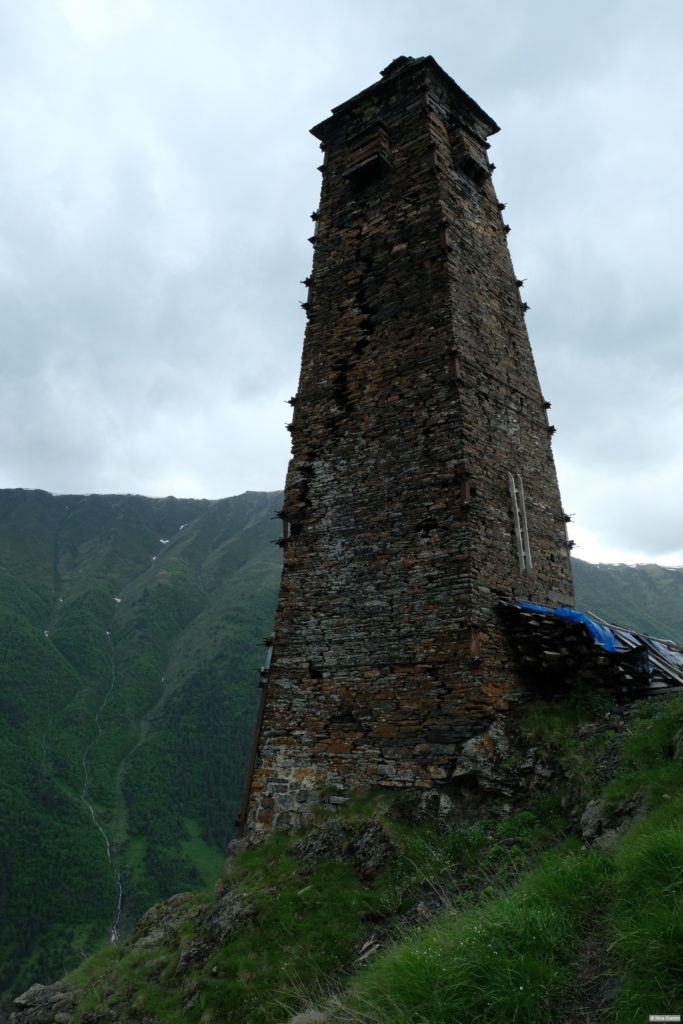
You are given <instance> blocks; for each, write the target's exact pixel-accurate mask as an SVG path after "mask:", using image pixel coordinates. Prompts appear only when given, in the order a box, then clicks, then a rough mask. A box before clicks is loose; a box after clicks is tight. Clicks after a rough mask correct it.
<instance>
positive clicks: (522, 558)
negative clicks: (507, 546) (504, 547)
mask: <svg viewBox="0 0 683 1024" xmlns="http://www.w3.org/2000/svg"><path fill="white" fill-rule="evenodd" d="M508 485H509V487H510V498H511V499H512V517H513V519H514V523H515V540H516V542H517V555H518V557H519V571H520V572H531V569H532V568H533V563H532V560H531V547H530V545H529V525H528V522H527V516H526V501H525V500H524V484H523V483H522V478H521V476H520V475H519V473H518V474H517V476H516V477H515V476H513V475H512V473H508Z"/></svg>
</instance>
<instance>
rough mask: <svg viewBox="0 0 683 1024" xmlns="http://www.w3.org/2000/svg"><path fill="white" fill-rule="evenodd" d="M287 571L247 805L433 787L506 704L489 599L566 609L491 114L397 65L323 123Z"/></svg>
mask: <svg viewBox="0 0 683 1024" xmlns="http://www.w3.org/2000/svg"><path fill="white" fill-rule="evenodd" d="M312 131H313V134H314V135H315V136H316V137H317V138H318V139H320V141H321V148H322V150H323V152H324V163H323V165H322V167H321V170H322V174H323V183H322V194H321V200H320V209H319V210H318V211H317V212H316V213H315V214H314V215H313V219H314V224H315V231H314V235H313V237H312V239H311V242H312V243H313V245H314V259H313V271H312V274H311V277H310V279H309V280H308V281H307V282H306V283H307V284H308V297H307V301H306V303H305V308H306V311H307V316H308V326H307V329H306V336H305V341H304V350H303V362H302V367H301V377H300V382H299V390H298V393H297V395H296V397H295V398H294V399H292V404H293V407H294V416H293V422H292V426H291V428H290V429H291V433H292V443H293V454H292V460H291V462H290V466H289V472H288V476H287V484H286V490H285V500H284V508H283V512H282V517H283V534H282V540H281V543H282V545H283V547H284V569H283V576H282V583H281V589H280V598H279V604H278V610H277V617H276V622H275V631H274V640H273V646H272V650H271V651H270V652H269V657H268V662H267V668H266V669H264V671H263V676H264V692H263V702H262V706H261V713H260V715H259V725H258V730H257V738H256V742H255V746H254V757H253V761H252V765H251V768H250V773H249V782H248V784H247V789H246V793H245V800H244V804H243V810H242V821H241V823H242V827H243V828H244V826H245V824H246V828H247V829H248V831H249V832H250V833H251V834H255V833H258V832H262V831H263V830H267V829H271V828H289V827H293V826H295V825H297V824H298V823H299V822H300V821H301V820H302V819H303V817H305V815H306V812H307V809H309V808H310V806H311V805H312V804H313V803H315V802H316V800H317V798H318V793H319V791H320V790H321V788H323V787H325V786H330V785H331V786H333V787H335V788H338V789H340V790H343V791H349V790H351V789H353V788H354V787H357V786H362V787H365V786H368V785H370V786H372V785H380V786H392V787H413V788H418V789H419V788H424V789H426V788H436V787H443V788H444V791H445V792H448V786H449V782H450V779H451V776H452V773H453V770H454V767H455V765H456V762H457V758H458V753H459V751H460V749H461V747H462V744H463V742H464V741H466V740H467V739H468V738H470V737H472V736H473V735H474V734H476V733H477V732H480V731H481V730H482V729H483V728H484V727H485V726H486V724H487V722H488V721H490V719H491V717H492V716H493V715H494V714H495V713H496V712H498V711H501V710H503V709H505V708H506V706H508V704H509V702H510V700H511V699H514V698H515V696H518V695H519V693H520V689H521V683H520V680H519V677H518V669H517V666H516V664H515V661H514V657H513V655H512V652H511V650H510V647H509V643H508V640H507V637H506V635H505V633H504V631H503V628H502V626H501V624H500V622H499V619H498V612H497V605H498V603H499V601H500V599H501V598H503V597H510V596H513V595H514V596H517V597H523V598H525V599H528V600H533V601H537V602H539V603H543V604H550V605H558V604H565V605H566V604H572V602H573V595H572V582H571V570H570V567H569V559H568V550H567V539H566V530H565V517H564V514H563V511H562V506H561V503H560V495H559V491H558V486H557V479H556V475H555V468H554V464H553V457H552V452H551V447H550V434H551V432H552V428H551V427H549V425H548V419H547V412H546V410H547V403H545V402H544V400H543V396H542V394H541V390H540V387H539V383H538V378H537V375H536V369H535V366H534V361H533V356H532V353H531V348H530V345H529V340H528V337H527V332H526V329H525V324H524V310H525V305H524V303H523V302H522V300H521V298H520V293H519V285H520V283H521V282H519V281H516V279H515V273H514V270H513V268H512V263H511V261H510V256H509V253H508V248H507V238H506V236H507V232H508V228H507V226H506V225H505V224H504V223H503V219H502V216H501V211H502V209H503V207H502V204H500V203H498V201H497V199H496V194H495V192H494V189H493V185H492V184H491V171H492V170H493V165H492V164H490V163H489V161H488V158H487V150H488V144H487V142H486V138H487V136H489V135H492V134H493V133H494V132H496V131H498V127H497V125H496V124H495V122H494V121H492V120H491V118H490V117H489V116H488V115H487V114H485V113H484V111H483V110H481V108H480V107H478V106H477V104H476V103H475V102H474V101H473V100H471V99H470V98H469V96H467V95H466V94H465V93H464V92H463V91H462V89H460V88H459V87H458V86H457V85H456V84H455V82H454V81H453V80H452V79H451V78H449V76H448V75H446V74H445V72H444V71H443V70H442V69H441V68H440V67H439V65H438V64H437V63H436V62H435V61H434V59H433V58H432V57H425V58H420V59H413V58H409V57H399V58H398V59H397V60H395V61H393V63H391V64H390V65H389V67H387V68H386V69H385V70H384V71H383V72H382V77H381V80H380V81H378V82H376V83H375V84H374V85H371V86H370V87H369V88H368V89H365V90H364V91H363V92H361V93H359V94H358V95H357V96H355V97H353V98H352V99H350V100H348V101H347V102H346V103H342V104H341V106H338V107H336V108H335V109H334V110H333V112H332V116H331V117H329V118H328V119H327V120H325V121H323V122H322V123H321V124H319V125H317V126H316V127H315V128H313V130H312Z"/></svg>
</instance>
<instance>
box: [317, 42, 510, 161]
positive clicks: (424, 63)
mask: <svg viewBox="0 0 683 1024" xmlns="http://www.w3.org/2000/svg"><path fill="white" fill-rule="evenodd" d="M420 69H424V70H430V71H431V72H432V73H433V74H435V75H436V76H437V77H439V78H440V79H441V81H442V82H443V83H444V84H445V85H446V86H447V88H448V89H449V90H450V91H451V92H452V93H453V94H454V97H455V99H456V100H457V103H458V105H459V106H460V107H462V108H464V109H466V110H469V112H470V113H471V114H472V115H473V116H474V117H476V118H477V120H479V121H481V122H482V124H483V125H484V127H485V129H486V135H495V133H496V132H498V131H500V127H499V126H498V125H497V124H496V122H495V121H494V120H493V118H492V117H490V116H489V115H488V114H487V113H486V111H485V110H482V108H481V107H480V106H479V104H478V103H475V101H474V100H473V99H472V97H471V96H468V95H467V93H466V92H465V91H464V90H463V89H461V88H460V86H459V85H458V84H457V83H456V82H455V81H454V80H453V79H452V78H451V76H450V75H447V74H446V72H445V71H444V70H443V68H442V67H441V66H440V65H439V64H437V62H436V61H435V60H434V58H433V57H431V56H428V57H403V56H402V57H396V58H395V60H392V61H391V63H390V64H388V65H387V66H386V67H385V68H384V69H383V71H381V72H380V75H381V78H380V79H379V81H377V82H373V84H372V85H370V86H368V87H367V89H363V90H362V91H361V92H359V93H356V95H355V96H352V97H351V98H350V99H348V100H345V101H344V103H340V104H338V106H336V107H333V108H332V116H331V117H328V118H326V119H325V120H324V121H321V122H320V123H319V124H317V125H315V126H314V127H313V128H311V134H312V135H315V137H316V138H317V139H320V140H321V141H322V142H325V141H326V139H327V137H328V133H329V131H330V129H331V128H332V125H333V124H336V122H337V119H338V118H339V116H340V115H343V114H344V113H345V112H346V111H348V110H350V109H351V108H352V107H353V106H355V104H356V103H357V102H358V100H360V99H367V97H368V96H370V95H372V93H381V92H383V91H384V90H385V89H387V88H390V87H391V85H392V84H394V83H395V81H396V79H397V78H398V76H399V75H403V74H405V73H406V72H415V71H418V70H420Z"/></svg>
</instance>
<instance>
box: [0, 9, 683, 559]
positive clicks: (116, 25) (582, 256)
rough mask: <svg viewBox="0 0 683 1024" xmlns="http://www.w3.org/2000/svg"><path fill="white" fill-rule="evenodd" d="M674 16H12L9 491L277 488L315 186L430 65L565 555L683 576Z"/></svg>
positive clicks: (5, 403) (682, 300) (261, 12)
mask: <svg viewBox="0 0 683 1024" xmlns="http://www.w3.org/2000/svg"><path fill="white" fill-rule="evenodd" d="M682 51H683V4H681V3H680V0H668V2H665V0H637V2H636V0H631V2H630V0H601V2H599V3H598V2H596V0H590V2H585V0H572V2H571V3H569V2H564V3H559V2H558V3H552V2H548V0H514V2H513V0H419V2H417V0H414V2H406V0H327V2H323V0H315V2H309V0H297V2H295V0H289V2H288V0H279V2H275V0H260V3H258V4H254V5H251V6H247V5H245V4H243V3H239V4H238V3H235V2H233V0H0V89H1V93H0V95H1V96H2V100H1V101H0V104H1V106H0V134H1V139H2V159H1V162H0V348H1V351H2V376H1V378H0V430H1V432H2V433H1V437H2V447H1V454H0V487H31V488H32V487H42V488H44V489H46V490H51V491H55V492H77V493H86V492H137V493H143V494H150V495H166V494H176V495H179V496H187V497H224V496H227V495H231V494H237V493H240V492H242V491H244V490H246V489H252V490H275V489H278V488H280V487H282V486H283V483H284V477H285V471H286V466H287V459H288V454H289V435H288V434H287V432H286V431H285V429H284V424H285V422H287V421H288V419H289V415H288V414H289V408H288V406H286V405H285V404H284V401H285V399H286V398H288V397H289V396H290V395H291V394H293V393H294V392H295V390H296V385H297V378H298V371H299V364H300V351H301V343H302V337H303V330H304V323H305V322H304V316H303V312H302V310H301V309H300V307H299V302H300V300H302V299H303V298H304V294H303V288H302V286H301V285H300V284H299V281H300V280H301V279H302V278H303V277H305V276H306V274H307V273H308V271H309V270H310V263H311V248H310V246H309V245H308V243H307V242H306V238H307V236H308V235H309V234H310V221H309V219H308V217H309V214H310V212H311V210H313V209H315V207H316V206H317V203H318V195H319V189H320V175H319V173H318V172H317V170H316V166H317V164H318V163H319V162H320V153H319V150H318V146H317V142H316V140H315V139H313V138H312V136H310V135H309V134H308V129H309V128H310V127H311V126H312V125H313V124H315V123H317V122H318V121H320V120H322V118H324V117H325V116H326V114H327V113H328V111H329V108H331V107H332V106H334V105H335V104H337V103H340V102H342V101H343V100H345V99H347V98H348V97H349V96H351V95H353V94H354V93H356V92H358V91H359V90H360V89H362V88H364V87H365V86H367V85H369V84H371V83H372V82H373V81H375V80H376V79H377V78H378V77H379V71H380V69H381V68H383V67H384V66H385V65H386V64H388V63H389V62H390V61H391V60H392V59H393V58H394V57H396V56H398V55H399V54H408V55H411V56H423V55H425V54H428V53H431V54H433V55H434V56H435V57H436V59H437V60H438V61H439V62H440V63H441V64H442V66H443V67H444V69H445V70H446V71H447V72H448V73H449V74H451V75H452V76H453V77H454V78H455V80H456V81H457V82H458V83H459V84H460V85H461V86H462V87H463V88H464V89H465V90H466V91H467V92H469V93H470V95H472V96H473V97H474V98H475V99H476V100H477V102H478V103H479V104H480V105H481V106H483V107H484V109H485V110H486V111H487V112H488V113H490V114H491V116H492V117H494V118H495V120H496V121H497V122H498V123H499V124H500V125H501V127H502V131H501V133H500V134H499V135H497V136H495V137H494V138H493V139H492V140H491V141H492V143H493V145H492V149H491V158H492V159H493V161H494V162H495V163H496V165H497V168H498V169H497V171H496V175H495V185H496V189H497V191H498V195H499V198H500V199H501V200H502V201H504V202H506V203H507V210H506V220H507V221H508V222H509V223H510V224H511V226H512V232H511V234H510V236H509V241H510V247H511V250H512V257H513V260H514V263H515V269H516V271H517V274H518V276H519V277H521V278H526V279H527V281H526V290H525V298H526V300H527V302H529V303H530V305H531V311H530V312H529V314H528V318H527V323H528V326H529V331H530V335H531V341H532V345H533V348H534V352H535V355H536V360H537V364H538V369H539V375H540V378H541V385H542V387H543V390H544V393H545V395H546V397H547V398H548V399H549V400H550V401H551V402H552V422H554V423H555V425H556V426H557V430H558V432H557V434H556V435H555V438H554V450H555V457H556V461H557V466H558V472H559V476H560V486H561V489H562V493H563V499H564V505H565V508H566V509H567V511H569V512H571V513H574V514H575V525H574V526H573V528H572V536H573V537H574V538H575V539H576V541H577V543H578V545H579V546H578V547H577V549H576V552H575V553H576V554H577V555H579V557H583V558H586V559H588V560H591V561H626V562H639V561H659V562H662V563H665V564H671V565H681V564H683V511H682V510H683V483H682V481H683V443H682V440H681V439H682V438H683V364H682V362H681V336H682V326H683V325H682V320H683V277H682V273H681V270H682V268H683V258H682V257H683V230H682V229H683V223H682V221H683V217H682V214H683V142H682V131H681V130H682V126H683V58H682Z"/></svg>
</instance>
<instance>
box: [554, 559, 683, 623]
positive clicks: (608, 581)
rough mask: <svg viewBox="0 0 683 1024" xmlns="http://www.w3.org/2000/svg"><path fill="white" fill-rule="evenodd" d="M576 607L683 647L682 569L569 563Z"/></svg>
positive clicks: (656, 566)
mask: <svg viewBox="0 0 683 1024" xmlns="http://www.w3.org/2000/svg"><path fill="white" fill-rule="evenodd" d="M572 566H573V570H574V586H575V588H576V604H577V607H578V608H581V609H582V610H584V611H592V612H594V613H595V614H596V615H600V616H601V617H602V618H604V619H607V620H608V621H609V622H614V623H616V624H617V625H621V626H630V627H631V628H632V629H639V630H642V631H643V632H644V633H649V634H650V635H652V636H660V637H665V638H667V639H669V640H676V641H677V642H678V643H683V569H681V568H679V569H668V568H665V567H664V566H662V565H591V564H590V563H589V562H582V561H581V560H580V559H578V558H575V559H573V560H572Z"/></svg>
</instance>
